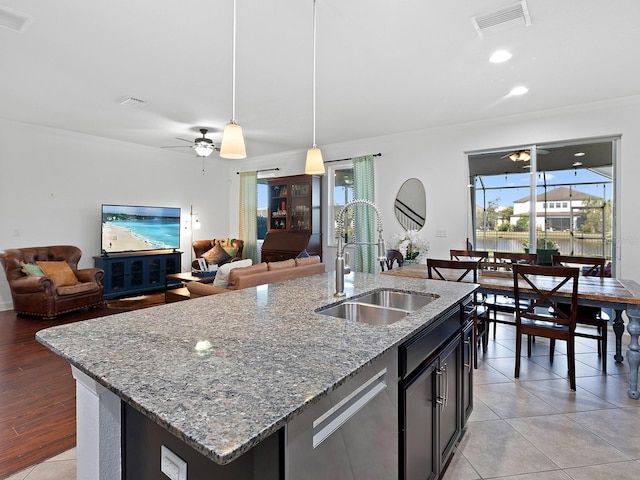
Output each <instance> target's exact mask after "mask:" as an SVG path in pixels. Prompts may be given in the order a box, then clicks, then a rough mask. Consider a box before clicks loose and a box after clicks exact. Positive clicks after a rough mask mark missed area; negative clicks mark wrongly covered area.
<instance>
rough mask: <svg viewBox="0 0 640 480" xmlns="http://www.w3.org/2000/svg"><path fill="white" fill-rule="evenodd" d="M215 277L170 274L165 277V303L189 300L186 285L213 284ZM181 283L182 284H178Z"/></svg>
mask: <svg viewBox="0 0 640 480" xmlns="http://www.w3.org/2000/svg"><path fill="white" fill-rule="evenodd" d="M215 278H216V276H215V274H214V275H204V276H200V275H194V274H193V273H191V272H181V273H170V274H168V275H166V276H165V277H164V301H165V303H171V302H178V301H180V300H188V299H189V298H190V295H189V290H188V289H187V288H185V285H186V284H187V283H189V282H200V283H213V281H214V280H215ZM176 282H180V283H176Z"/></svg>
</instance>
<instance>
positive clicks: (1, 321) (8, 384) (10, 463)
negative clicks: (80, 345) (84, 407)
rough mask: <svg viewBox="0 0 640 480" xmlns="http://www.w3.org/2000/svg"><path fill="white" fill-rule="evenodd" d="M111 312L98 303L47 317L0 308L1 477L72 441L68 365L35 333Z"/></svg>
mask: <svg viewBox="0 0 640 480" xmlns="http://www.w3.org/2000/svg"><path fill="white" fill-rule="evenodd" d="M113 313H118V311H117V310H110V309H108V308H107V307H100V308H96V309H93V310H81V311H79V312H75V313H70V314H66V315H62V316H60V317H59V318H57V319H55V320H48V321H47V320H41V319H36V318H23V317H18V316H17V315H16V314H15V313H13V310H9V311H3V312H0V479H2V478H6V477H7V476H9V475H10V474H13V473H15V472H18V471H20V470H22V469H24V468H26V467H28V466H30V465H34V464H36V463H40V462H42V461H43V460H46V459H47V458H50V457H52V456H54V455H57V454H59V453H62V452H64V451H66V450H68V449H70V448H73V447H74V446H75V444H76V417H75V415H76V404H75V398H76V392H75V381H74V379H73V376H72V375H71V367H70V366H69V364H68V363H67V362H66V361H65V360H63V359H62V358H60V357H58V356H57V355H55V354H54V353H52V352H51V351H50V350H49V349H47V348H46V347H44V346H42V345H41V344H40V343H38V342H37V341H36V339H35V334H36V332H37V331H38V330H42V329H43V328H48V327H51V326H54V325H62V324H64V323H71V322H77V321H80V320H86V319H88V318H96V317H102V316H105V315H110V314H113Z"/></svg>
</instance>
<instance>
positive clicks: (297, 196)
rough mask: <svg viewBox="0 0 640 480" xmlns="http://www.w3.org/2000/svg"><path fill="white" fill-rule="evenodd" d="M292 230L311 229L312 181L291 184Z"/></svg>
mask: <svg viewBox="0 0 640 480" xmlns="http://www.w3.org/2000/svg"><path fill="white" fill-rule="evenodd" d="M290 203H291V206H290V211H291V230H311V182H308V181H306V182H295V183H292V184H291V200H290Z"/></svg>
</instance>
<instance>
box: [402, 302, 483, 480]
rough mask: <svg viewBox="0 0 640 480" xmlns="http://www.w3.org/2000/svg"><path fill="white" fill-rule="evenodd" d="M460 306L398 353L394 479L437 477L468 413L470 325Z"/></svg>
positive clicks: (406, 344)
mask: <svg viewBox="0 0 640 480" xmlns="http://www.w3.org/2000/svg"><path fill="white" fill-rule="evenodd" d="M470 318H472V317H470V316H469V315H468V312H467V310H466V308H465V306H464V305H458V306H457V307H456V308H454V309H452V310H449V312H448V313H446V314H445V315H444V319H443V320H442V321H440V322H438V323H437V327H435V328H427V329H425V330H424V331H423V332H421V333H419V334H418V335H416V336H415V337H413V338H412V339H411V340H409V341H407V342H405V343H404V344H402V345H401V346H400V349H399V354H400V355H399V361H400V383H399V388H398V391H399V397H400V398H399V419H400V425H399V431H400V442H399V443H400V478H401V479H402V480H413V479H416V480H417V479H419V480H424V479H435V478H439V477H440V476H441V475H442V473H443V471H444V469H445V468H446V466H447V464H448V462H449V461H450V459H451V456H452V455H453V452H454V449H455V446H456V443H457V442H458V440H459V439H460V436H461V434H462V428H463V427H464V424H465V422H466V419H467V418H468V416H469V415H470V414H471V410H472V409H473V403H472V397H471V395H472V391H471V385H472V381H473V368H472V365H473V349H472V348H470V347H469V345H468V343H467V342H471V343H473V324H472V323H471V322H470V320H469V319H470Z"/></svg>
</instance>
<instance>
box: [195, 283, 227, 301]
mask: <svg viewBox="0 0 640 480" xmlns="http://www.w3.org/2000/svg"><path fill="white" fill-rule="evenodd" d="M187 290H189V293H190V294H191V298H196V297H205V296H207V295H214V294H216V293H227V292H228V291H229V290H227V289H226V288H219V287H216V286H215V285H211V284H209V283H201V282H188V283H187Z"/></svg>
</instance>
